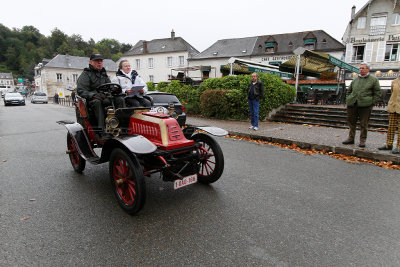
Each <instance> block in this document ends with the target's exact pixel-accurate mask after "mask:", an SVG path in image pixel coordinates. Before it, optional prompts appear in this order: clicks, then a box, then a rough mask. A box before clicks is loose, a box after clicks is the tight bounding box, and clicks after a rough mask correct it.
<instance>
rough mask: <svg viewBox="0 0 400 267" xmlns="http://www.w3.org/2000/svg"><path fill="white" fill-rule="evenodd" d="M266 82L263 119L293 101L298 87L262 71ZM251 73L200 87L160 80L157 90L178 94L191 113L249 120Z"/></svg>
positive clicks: (218, 80) (263, 79) (203, 84)
mask: <svg viewBox="0 0 400 267" xmlns="http://www.w3.org/2000/svg"><path fill="white" fill-rule="evenodd" d="M259 80H260V81H261V82H262V83H263V84H264V98H263V99H262V100H261V102H260V119H264V118H266V116H267V115H268V113H269V112H270V111H271V110H272V109H274V108H277V107H280V106H282V105H284V104H287V103H290V102H292V101H293V99H294V98H295V95H296V90H295V88H294V87H293V86H290V85H288V84H286V83H283V82H282V80H281V79H280V77H279V76H276V75H270V74H259ZM250 82H251V75H237V76H226V77H222V78H210V79H207V80H205V81H204V82H203V83H202V84H201V85H200V86H199V87H198V88H194V87H193V86H191V85H184V84H182V83H180V82H179V81H172V82H171V83H169V84H168V85H167V84H166V82H162V83H159V84H158V85H157V87H156V90H158V91H163V92H168V93H172V94H175V95H176V96H177V97H178V99H179V100H180V101H181V102H182V104H183V105H184V106H185V109H186V112H187V113H189V114H201V115H203V116H206V117H215V118H220V119H247V118H248V117H249V108H248V103H247V88H248V86H249V84H250Z"/></svg>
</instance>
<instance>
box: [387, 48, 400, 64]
mask: <svg viewBox="0 0 400 267" xmlns="http://www.w3.org/2000/svg"><path fill="white" fill-rule="evenodd" d="M398 58H399V44H386V51H385V61H397V60H398Z"/></svg>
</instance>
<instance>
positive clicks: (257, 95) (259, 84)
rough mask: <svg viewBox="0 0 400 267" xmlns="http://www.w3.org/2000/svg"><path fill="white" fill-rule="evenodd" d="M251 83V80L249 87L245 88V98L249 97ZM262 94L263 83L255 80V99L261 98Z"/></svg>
mask: <svg viewBox="0 0 400 267" xmlns="http://www.w3.org/2000/svg"><path fill="white" fill-rule="evenodd" d="M252 84H253V82H251V83H250V84H249V88H248V90H247V98H248V99H250V98H249V97H250V90H251V85H252ZM263 96H264V85H263V84H262V82H260V81H257V82H256V84H254V98H255V99H257V100H258V101H260V99H262V98H263Z"/></svg>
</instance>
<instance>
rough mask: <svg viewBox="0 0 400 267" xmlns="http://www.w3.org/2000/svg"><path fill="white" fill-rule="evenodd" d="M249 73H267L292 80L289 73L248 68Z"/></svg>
mask: <svg viewBox="0 0 400 267" xmlns="http://www.w3.org/2000/svg"><path fill="white" fill-rule="evenodd" d="M249 71H250V72H259V73H269V74H272V75H279V76H281V77H286V78H290V79H292V78H293V75H292V74H291V73H286V72H280V71H274V70H267V69H262V68H255V67H249Z"/></svg>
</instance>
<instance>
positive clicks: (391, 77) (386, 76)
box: [346, 70, 399, 80]
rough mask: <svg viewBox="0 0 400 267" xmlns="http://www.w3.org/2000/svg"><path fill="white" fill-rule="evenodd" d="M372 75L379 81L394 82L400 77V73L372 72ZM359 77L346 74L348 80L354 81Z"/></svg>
mask: <svg viewBox="0 0 400 267" xmlns="http://www.w3.org/2000/svg"><path fill="white" fill-rule="evenodd" d="M370 74H371V75H374V76H375V77H376V78H378V79H379V80H394V79H396V78H397V77H399V72H398V71H392V70H389V71H380V70H378V71H371V72H370ZM355 77H357V75H354V73H346V80H353V79H354V78H355Z"/></svg>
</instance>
